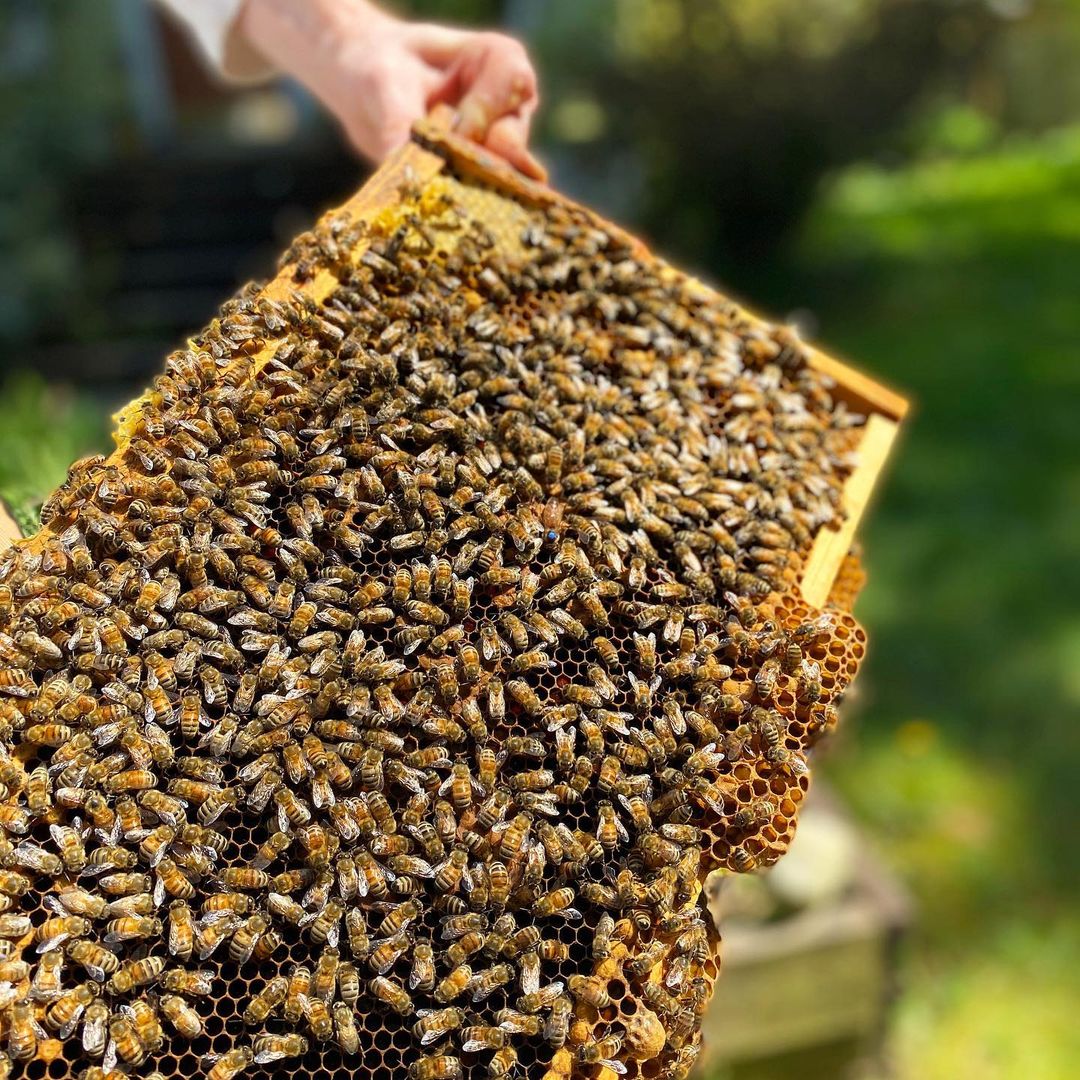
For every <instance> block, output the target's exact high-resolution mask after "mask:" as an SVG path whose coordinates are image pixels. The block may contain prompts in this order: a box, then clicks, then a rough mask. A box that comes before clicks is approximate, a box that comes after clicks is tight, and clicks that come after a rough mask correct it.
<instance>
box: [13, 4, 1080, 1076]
mask: <svg viewBox="0 0 1080 1080" xmlns="http://www.w3.org/2000/svg"><path fill="white" fill-rule="evenodd" d="M411 10H412V11H414V12H415V13H416V14H418V15H427V16H437V17H440V18H447V19H455V20H459V21H466V22H471V23H475V24H479V25H502V26H504V27H507V28H509V29H511V30H512V31H513V32H515V33H518V34H521V35H522V36H524V37H525V38H526V39H527V40H528V41H529V42H530V43H531V46H532V49H533V52H534V55H535V58H536V60H537V63H538V66H539V68H540V71H541V75H542V85H543V90H544V97H545V104H544V109H543V113H542V116H541V121H540V131H539V139H538V142H539V150H540V153H541V154H542V156H543V157H544V158H545V159H546V160H547V161H548V162H549V164H550V165H551V167H552V172H553V182H554V183H555V184H556V185H557V186H559V187H561V188H562V189H564V190H566V191H568V192H569V193H571V194H574V195H576V196H578V197H580V198H582V199H584V200H585V201H587V202H588V203H590V204H592V205H594V206H595V207H597V208H598V209H600V210H601V211H604V212H606V213H607V214H608V215H609V216H612V217H614V218H616V219H618V220H620V221H621V222H623V223H626V224H628V225H629V226H631V227H632V228H634V229H636V230H638V231H640V232H642V233H643V234H644V235H645V236H647V237H648V238H649V240H650V242H651V243H653V244H654V246H655V247H656V248H657V249H658V250H660V251H661V252H663V253H665V254H667V255H669V256H671V257H672V258H673V259H674V260H675V261H676V262H677V263H680V264H682V265H684V266H686V267H688V268H690V269H693V270H695V271H697V272H699V273H701V274H702V275H704V276H706V277H709V278H710V279H712V280H715V281H717V282H719V283H720V284H721V285H723V286H724V287H725V288H727V289H729V290H730V291H732V292H734V293H735V294H737V295H738V296H740V297H742V298H744V299H746V300H748V301H749V302H750V303H751V304H752V305H753V306H755V307H756V308H758V309H761V310H764V311H765V312H768V313H770V314H772V315H774V316H777V317H783V318H788V319H791V320H793V321H795V322H796V323H797V324H798V325H799V326H800V327H801V328H802V329H803V331H804V333H807V334H809V335H811V336H812V337H813V338H814V339H816V340H817V341H819V342H821V343H822V344H823V345H824V346H825V347H826V348H828V349H829V350H831V351H834V352H837V353H838V354H840V355H842V356H845V357H847V358H849V359H851V360H853V361H854V362H856V363H857V364H859V365H860V366H862V367H864V368H865V369H866V370H867V371H868V372H870V373H872V374H874V375H875V376H876V377H879V378H881V379H884V380H885V381H887V382H891V383H893V384H895V385H897V386H899V387H901V388H903V389H904V390H906V391H908V392H910V394H911V395H912V396H913V398H914V399H915V401H916V402H917V409H916V412H915V415H914V418H913V419H912V421H911V423H910V425H909V429H908V432H907V435H906V437H905V439H904V441H903V443H902V445H901V448H900V450H899V453H898V456H897V458H896V461H895V463H894V466H893V468H892V471H891V472H890V473H889V475H888V477H887V480H886V482H885V484H884V487H883V490H882V492H881V497H880V499H879V501H878V503H877V505H876V507H875V508H874V511H873V514H872V517H871V519H870V521H869V523H868V525H867V527H866V528H865V530H864V541H865V548H866V561H867V563H868V566H869V569H870V584H869V586H868V588H867V589H866V591H865V593H864V594H863V596H862V598H861V600H860V603H859V607H858V609H857V612H856V613H857V615H858V616H859V617H860V618H861V620H862V621H863V622H864V623H865V625H866V626H867V627H868V630H869V633H870V637H871V658H870V661H869V662H868V664H867V665H866V666H865V668H864V671H863V672H862V674H861V676H860V680H859V683H858V687H857V694H856V696H855V697H854V698H853V700H852V701H851V702H850V704H849V706H848V707H847V709H846V714H845V725H844V728H845V729H844V731H843V732H842V734H841V735H840V736H839V737H838V738H837V739H836V740H835V742H834V745H833V746H832V747H831V749H830V750H829V751H828V752H827V754H826V755H825V757H824V759H823V760H822V761H821V770H820V772H821V775H823V776H824V777H825V778H826V784H824V785H822V787H823V788H824V789H825V791H826V794H827V798H824V799H821V800H820V802H819V804H818V806H817V807H816V808H813V812H812V814H811V815H808V818H807V821H806V828H805V830H804V834H805V835H804V837H802V838H801V839H800V843H802V842H803V840H805V846H804V847H801V848H800V847H799V846H798V845H797V848H796V852H795V853H794V854H793V855H792V856H791V859H792V869H791V870H790V871H788V872H786V874H783V875H778V877H777V879H776V880H775V882H774V881H772V880H765V881H756V882H753V883H750V884H748V885H744V883H740V888H739V889H736V890H730V892H729V895H726V896H722V897H721V898H720V901H719V902H720V903H721V904H723V905H726V908H727V910H728V912H729V919H730V926H731V927H732V929H731V931H730V934H729V940H730V966H729V968H728V970H727V972H726V974H725V977H724V979H723V980H722V982H721V990H720V993H721V996H722V998H723V1001H724V1002H725V1006H724V1009H725V1011H724V1014H723V1016H719V1017H716V1016H714V1017H713V1018H711V1019H710V1032H711V1038H710V1041H709V1045H708V1050H707V1060H706V1066H705V1072H706V1074H707V1075H708V1076H710V1077H713V1078H716V1080H720V1078H721V1077H738V1078H740V1080H741V1078H748V1077H755V1078H764V1077H770V1078H794V1077H843V1076H846V1075H856V1076H859V1077H864V1078H866V1077H889V1076H895V1077H902V1078H918V1080H923V1078H926V1080H936V1078H939V1077H940V1078H949V1080H954V1078H966V1077H979V1078H980V1080H998V1078H1006V1077H1008V1078H1012V1077H1023V1078H1026V1080H1031V1078H1042V1077H1052V1078H1056V1077H1068V1076H1073V1075H1076V1072H1075V1070H1076V1062H1077V1060H1078V1058H1080V1039H1078V1032H1080V1025H1078V1024H1077V1022H1076V1017H1077V1016H1078V1015H1080V986H1078V978H1077V972H1078V971H1080V919H1078V913H1077V907H1076V905H1075V903H1074V901H1073V899H1072V895H1073V893H1074V891H1075V890H1076V888H1077V885H1078V881H1077V877H1078V875H1077V869H1078V866H1080V858H1078V850H1080V845H1078V843H1077V840H1076V827H1075V824H1074V815H1075V799H1071V798H1070V795H1071V794H1072V792H1074V791H1075V790H1076V789H1077V768H1078V766H1080V754H1078V753H1077V750H1078V738H1077V731H1078V723H1077V721H1078V718H1080V604H1078V600H1080V449H1078V448H1080V440H1078V435H1080V357H1078V354H1077V342H1080V305H1078V302H1077V282H1078V281H1080V6H1078V5H1076V4H1074V3H1071V2H1067V0H1059V2H1057V3H1043V4H1034V3H1027V2H1025V0H967V2H965V0H730V2H725V0H547V2H543V3H541V2H538V0H505V2H501V3H500V2H496V0H491V2H485V0H475V2H468V0H459V2H454V0H445V2H441V3H438V2H430V3H419V2H418V3H415V4H413V5H411ZM362 176H363V170H362V168H361V167H360V166H359V165H358V164H357V163H356V162H355V161H354V160H353V159H352V158H351V157H350V155H349V154H348V152H347V151H346V150H345V149H344V148H343V147H342V145H341V143H340V141H339V140H338V138H337V135H336V132H335V130H334V128H333V126H332V125H330V124H329V123H327V121H326V120H325V119H324V118H323V117H321V116H320V114H319V112H318V110H317V108H316V107H315V106H314V105H313V104H312V103H311V102H310V101H309V100H308V99H307V98H306V97H305V95H304V93H303V92H302V91H301V90H300V89H299V88H298V87H295V86H290V85H274V86H269V87H262V88H258V89H254V90H248V91H245V92H244V93H242V94H237V93H230V92H228V91H226V90H222V89H221V88H220V87H217V86H215V85H214V84H213V82H212V81H211V80H209V79H208V78H207V77H206V75H205V74H204V73H203V72H202V70H201V68H200V66H199V63H198V61H197V60H196V59H195V58H194V57H193V56H192V54H191V52H190V51H189V50H188V49H187V47H186V44H185V42H184V39H183V37H182V35H180V34H179V33H178V32H177V31H176V30H174V29H173V28H172V27H171V26H169V25H168V24H166V23H165V22H164V21H163V20H162V19H161V18H160V17H159V15H158V14H157V12H156V11H155V10H154V9H153V8H152V7H150V6H148V5H145V4H143V3H141V2H139V0H112V2H106V0H97V2H95V3H72V2H71V0H5V3H4V5H3V7H2V8H0V346H2V348H0V380H2V384H0V402H2V405H3V412H2V415H0V491H2V492H3V494H4V495H5V496H6V498H7V499H8V501H9V503H10V504H11V505H12V506H13V507H14V508H15V510H16V512H17V513H18V514H19V515H20V518H21V520H22V521H23V522H24V523H25V522H28V521H31V520H32V518H33V513H34V507H35V504H37V503H40V500H41V497H42V495H43V494H44V493H45V492H47V491H48V490H49V489H50V488H51V487H52V486H54V485H55V484H56V483H57V482H58V481H59V480H60V479H61V478H62V476H63V474H64V470H65V468H66V465H67V464H68V462H69V461H70V460H71V459H72V458H73V457H75V456H77V455H79V454H82V453H85V452H88V451H92V450H95V449H101V448H104V447H105V446H106V444H107V430H108V424H107V419H106V418H107V415H108V413H109V412H110V411H111V409H112V408H113V407H114V406H115V405H117V404H119V403H120V402H121V401H123V400H125V399H126V398H128V397H130V396H132V394H133V393H134V392H135V391H136V390H137V389H138V388H139V387H140V385H141V384H142V383H143V382H144V381H146V380H147V379H148V378H149V377H150V376H151V375H152V373H153V372H154V371H155V370H156V369H157V368H158V367H159V365H160V362H161V358H162V356H163V355H164V353H165V352H166V351H167V350H168V349H169V348H170V347H172V346H173V345H174V344H176V343H177V342H178V341H180V340H181V339H182V338H183V336H184V334H185V333H186V332H188V331H191V330H193V329H195V328H196V327H198V326H199V325H200V324H202V323H204V322H205V321H206V320H207V319H208V317H209V316H210V315H211V314H212V313H213V312H214V310H215V309H216V307H217V306H218V304H219V303H220V302H221V301H222V300H223V299H224V298H225V297H226V296H227V295H228V294H229V293H230V292H231V291H232V290H233V289H234V288H235V287H236V286H237V285H238V284H240V283H242V282H243V281H245V280H247V279H248V278H250V277H252V276H258V275H262V274H266V273H268V272H269V271H270V270H271V269H272V267H273V261H274V258H275V256H276V253H277V252H278V251H280V250H281V249H283V247H284V246H285V244H286V242H287V241H288V239H289V238H290V237H291V236H292V235H293V234H294V233H295V232H297V231H298V230H299V229H300V228H302V227H304V226H305V225H307V224H308V223H309V222H310V221H312V220H313V217H314V215H315V213H316V212H317V211H318V210H320V209H323V208H325V207H326V206H328V205H331V204H333V203H334V202H335V201H337V200H340V199H342V198H343V197H344V196H345V195H347V194H348V193H350V192H351V191H352V190H354V189H355V188H356V187H357V186H358V184H359V183H360V181H361V179H362ZM782 865H783V864H782Z"/></svg>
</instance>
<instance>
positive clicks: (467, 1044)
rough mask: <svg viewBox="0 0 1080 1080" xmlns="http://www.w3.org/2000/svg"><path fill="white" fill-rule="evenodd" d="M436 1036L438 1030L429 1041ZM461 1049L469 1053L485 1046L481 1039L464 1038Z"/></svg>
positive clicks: (422, 1040)
mask: <svg viewBox="0 0 1080 1080" xmlns="http://www.w3.org/2000/svg"><path fill="white" fill-rule="evenodd" d="M504 1030H505V1027H504ZM438 1037H439V1035H438V1032H435V1033H434V1034H432V1037H431V1040H430V1041H434V1040H435V1039H437V1038H438ZM426 1038H427V1036H426V1035H425V1036H424V1039H426ZM424 1039H421V1040H420V1041H421V1043H423V1042H424ZM461 1049H462V1050H464V1051H465V1053H466V1054H471V1053H472V1052H473V1051H474V1050H484V1049H486V1046H485V1044H484V1041H483V1039H466V1040H465V1041H464V1042H463V1043H462V1044H461Z"/></svg>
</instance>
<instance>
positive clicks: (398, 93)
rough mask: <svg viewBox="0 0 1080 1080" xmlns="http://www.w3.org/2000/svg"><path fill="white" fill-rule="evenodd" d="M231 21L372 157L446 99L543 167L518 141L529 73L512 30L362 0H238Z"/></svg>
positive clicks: (473, 130) (461, 127) (499, 148)
mask: <svg viewBox="0 0 1080 1080" xmlns="http://www.w3.org/2000/svg"><path fill="white" fill-rule="evenodd" d="M238 29H239V30H240V32H242V33H243V34H244V35H245V37H246V38H247V40H248V41H249V42H250V43H251V44H252V45H253V46H254V47H255V48H257V49H258V50H259V51H260V52H261V53H263V55H264V56H266V58H267V59H268V60H271V61H272V62H273V63H275V64H276V65H277V66H278V67H279V68H280V69H281V70H282V71H284V72H286V73H288V74H289V75H292V76H293V77H294V78H295V79H297V80H298V81H299V82H301V83H302V84H303V85H305V86H307V87H308V88H309V89H310V90H311V91H312V93H314V94H315V95H316V96H317V97H318V98H319V100H320V101H322V102H323V104H324V105H325V106H326V107H327V108H328V109H329V110H330V111H331V112H332V113H333V114H334V115H335V116H336V117H337V118H338V120H339V121H340V122H341V124H342V126H343V127H344V129H345V132H346V134H347V135H348V137H349V139H350V141H351V142H352V143H353V145H354V146H355V147H356V148H357V149H358V150H359V151H360V152H361V153H363V154H364V155H365V156H367V157H369V158H371V159H372V160H374V161H376V162H378V161H381V160H382V159H383V158H385V157H386V156H387V154H389V153H390V152H391V151H392V150H394V149H396V148H397V147H398V146H400V145H401V144H402V143H404V142H405V141H406V140H407V139H408V137H409V129H410V127H411V126H412V124H413V122H414V121H415V120H418V119H420V118H421V117H423V116H425V115H426V114H427V113H428V111H429V110H430V109H431V108H432V106H434V105H436V104H439V103H446V104H449V105H451V106H453V107H454V109H455V110H456V111H457V114H458V125H457V128H456V130H457V131H458V132H459V133H460V134H463V135H466V136H468V137H469V138H472V139H475V140H476V141H477V142H478V143H481V144H482V145H484V146H485V147H487V148H488V149H489V150H491V151H492V152H493V153H495V154H498V155H500V156H501V157H503V158H505V159H506V160H507V161H508V162H510V164H511V165H513V166H515V167H516V168H517V169H519V170H521V172H523V173H525V174H526V175H528V176H532V177H535V178H537V179H544V178H545V176H546V173H545V170H544V167H543V166H542V165H541V164H540V163H539V162H538V161H537V160H536V158H535V157H533V155H532V154H531V153H530V152H529V148H528V142H529V126H530V123H531V121H532V117H533V114H534V113H535V111H536V108H537V105H538V104H539V97H538V94H537V86H536V73H535V72H534V70H533V67H532V64H531V62H530V60H529V57H528V54H527V53H526V51H525V48H524V46H523V45H522V44H521V43H520V42H518V41H516V40H515V39H514V38H512V37H507V36H506V35H504V34H496V33H491V32H488V31H471V30H459V29H454V28H451V27H446V26H437V25H435V24H432V23H410V22H406V21H404V20H401V19H397V18H394V17H392V16H390V15H387V14H386V13H385V12H383V11H380V10H379V9H378V8H377V7H375V6H374V5H373V4H371V3H368V2H367V0H348V2H343V0H306V2H304V0H247V2H246V4H245V6H244V9H243V11H242V13H241V15H240V21H239V24H238Z"/></svg>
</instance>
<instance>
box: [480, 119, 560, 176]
mask: <svg viewBox="0 0 1080 1080" xmlns="http://www.w3.org/2000/svg"><path fill="white" fill-rule="evenodd" d="M484 145H485V146H486V147H487V148H488V149H489V150H490V151H491V152H492V153H493V154H498V155H499V157H502V158H505V159H506V160H507V161H508V162H510V164H511V165H513V166H514V168H515V169H517V170H518V171H519V172H522V173H524V174H525V175H526V176H529V177H532V179H533V180H540V181H541V182H543V181H545V180H547V169H545V168H544V166H543V165H542V164H541V163H540V162H539V161H537V159H536V158H535V157H534V156H533V155H532V153H530V151H529V117H528V116H520V115H515V116H503V117H500V118H499V119H498V120H496V121H495V123H493V124H492V125H491V126H490V127H489V128H488V131H487V136H486V137H485V139H484Z"/></svg>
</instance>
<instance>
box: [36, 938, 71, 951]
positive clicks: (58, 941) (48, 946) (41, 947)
mask: <svg viewBox="0 0 1080 1080" xmlns="http://www.w3.org/2000/svg"><path fill="white" fill-rule="evenodd" d="M69 937H71V935H70V934H54V935H53V936H52V937H49V938H45V940H44V941H40V942H38V947H37V949H35V950H34V951H35V952H39V953H47V952H52V951H53V949H58V948H60V946H61V945H63V943H64V942H65V941H67V939H68V938H69Z"/></svg>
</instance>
